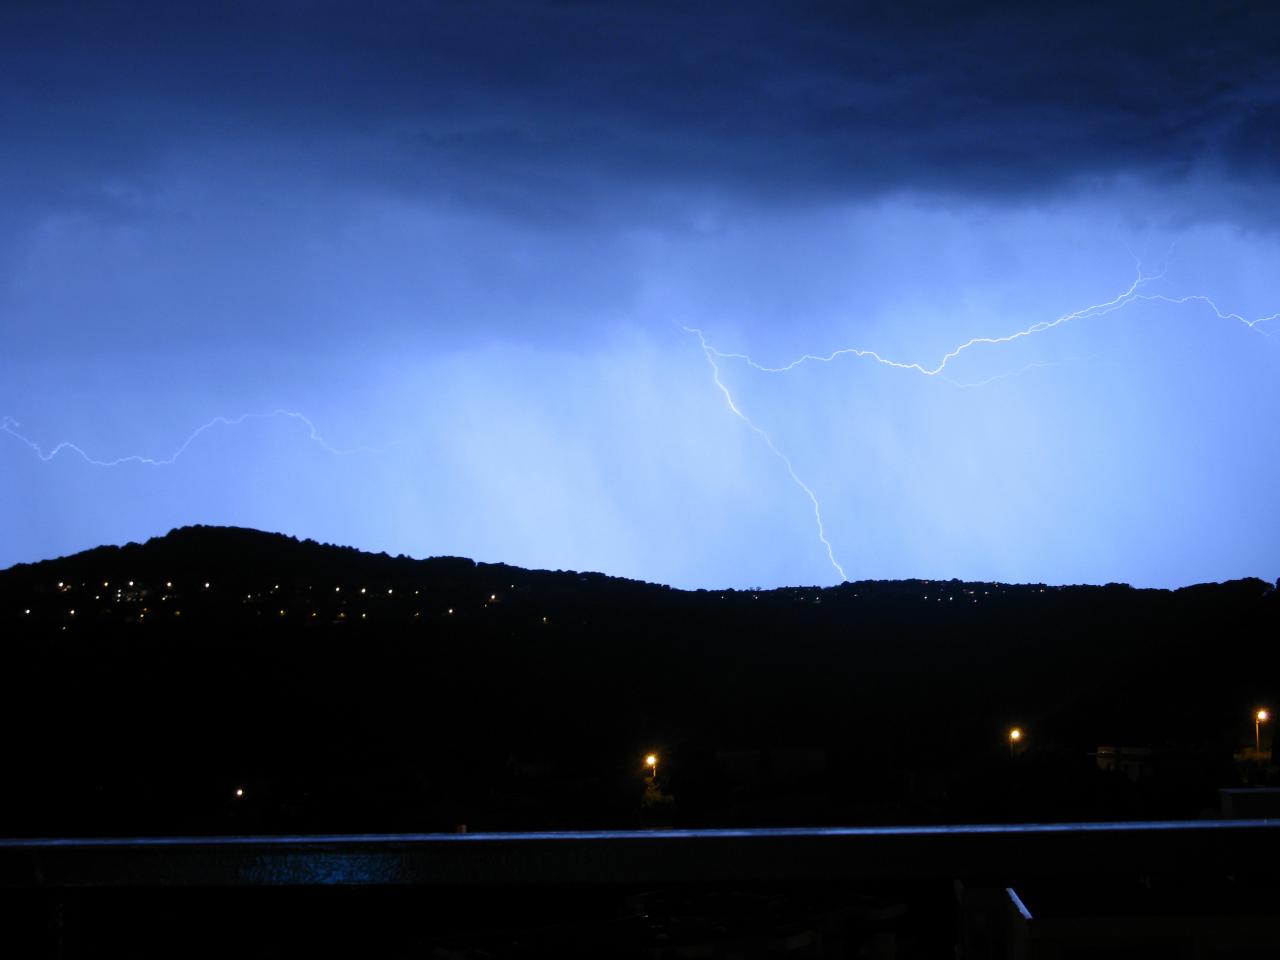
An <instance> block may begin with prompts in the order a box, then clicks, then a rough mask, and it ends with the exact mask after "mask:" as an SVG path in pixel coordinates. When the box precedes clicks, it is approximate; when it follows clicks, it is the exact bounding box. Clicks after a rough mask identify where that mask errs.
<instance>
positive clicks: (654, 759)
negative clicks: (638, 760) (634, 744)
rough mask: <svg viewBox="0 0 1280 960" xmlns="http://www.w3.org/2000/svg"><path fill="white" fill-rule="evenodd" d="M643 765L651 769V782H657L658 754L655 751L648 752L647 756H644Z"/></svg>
mask: <svg viewBox="0 0 1280 960" xmlns="http://www.w3.org/2000/svg"><path fill="white" fill-rule="evenodd" d="M644 765H645V766H646V767H648V768H649V769H650V771H652V775H653V782H654V783H657V782H658V755H657V754H656V753H651V754H649V755H648V756H647V757H645V758H644Z"/></svg>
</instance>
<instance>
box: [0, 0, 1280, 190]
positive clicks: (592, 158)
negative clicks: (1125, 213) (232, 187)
mask: <svg viewBox="0 0 1280 960" xmlns="http://www.w3.org/2000/svg"><path fill="white" fill-rule="evenodd" d="M0 37H2V38H3V39H0V88H2V89H3V91H4V92H3V93H0V105H2V109H3V113H4V117H5V127H6V128H7V135H6V140H8V141H9V144H10V149H8V150H6V151H5V158H4V159H3V160H0V163H2V164H3V168H0V172H2V173H3V175H4V176H5V179H6V180H7V181H8V182H9V184H10V190H9V191H6V192H10V191H13V192H15V193H16V194H17V195H16V196H15V197H13V198H12V199H13V200H14V201H15V202H16V201H23V200H25V201H26V202H31V203H41V204H45V203H53V204H55V205H61V204H67V205H72V206H76V207H81V208H84V207H94V208H96V209H97V210H98V212H99V213H100V214H102V215H110V214H112V212H113V211H114V212H115V213H119V214H121V215H124V214H126V213H127V211H128V209H129V197H128V191H127V190H125V191H124V192H123V193H122V192H121V190H120V189H119V188H118V186H112V184H113V183H115V181H131V180H133V179H135V178H143V179H145V177H146V176H147V175H148V173H149V172H152V171H154V170H156V169H157V168H158V167H160V166H162V165H163V164H164V163H165V162H166V161H172V160H173V158H174V157H175V156H179V155H181V156H182V157H184V158H187V157H189V156H190V155H191V154H192V153H196V154H199V153H200V152H202V151H203V152H206V153H207V154H208V156H209V157H210V158H211V159H210V162H211V163H218V164H223V165H225V167H226V169H224V171H223V173H224V174H225V175H227V176H234V175H236V173H237V172H238V171H237V168H242V169H243V170H251V169H256V168H258V167H260V166H262V165H263V164H266V165H267V166H268V167H270V166H271V165H272V164H275V165H276V167H275V169H276V172H280V170H287V171H290V172H291V173H292V174H293V175H295V176H297V177H299V178H306V177H309V176H315V177H318V178H320V179H321V180H322V181H324V182H331V181H333V180H335V179H336V180H339V181H343V182H349V183H350V184H352V185H354V186H356V187H359V188H366V187H373V188H376V189H379V190H391V191H393V192H404V193H408V194H411V195H423V194H426V195H431V196H434V197H437V198H443V199H445V200H448V199H450V198H453V199H457V200H459V201H460V202H463V203H467V204H475V203H484V204H492V205H494V206H496V207H498V208H501V209H514V210H516V211H525V212H529V213H531V214H532V213H539V214H540V215H546V214H548V213H550V214H551V215H554V214H555V213H556V212H557V209H558V208H559V206H560V205H561V204H569V205H571V206H572V207H573V208H575V209H577V210H579V211H580V210H581V209H582V208H583V207H584V206H586V207H589V206H590V205H591V201H592V200H593V199H594V198H603V197H611V198H613V200H614V202H616V201H617V198H618V197H619V196H620V195H622V194H624V193H625V192H626V190H627V189H628V188H634V187H638V188H642V192H644V193H649V192H650V190H648V189H646V188H653V187H660V188H665V187H676V188H693V189H705V190H708V191H713V192H717V193H722V192H728V193H730V194H735V195H743V196H746V197H749V198H752V199H757V200H767V199H769V198H771V197H776V198H791V199H798V198H803V197H805V196H813V195H817V196H821V197H824V198H829V197H831V196H832V195H837V196H839V195H844V196H854V197H856V196H865V195H867V194H868V193H877V192H884V191H895V190H910V191H923V192H936V193H943V194H961V195H968V196H972V195H974V194H978V195H986V196H1000V195H1007V194H1009V195H1018V196H1021V195H1026V194H1028V193H1036V192H1039V191H1045V190H1052V189H1055V188H1058V187H1061V186H1064V185H1070V184H1071V183H1072V182H1076V181H1079V180H1080V179H1081V178H1091V177H1107V176H1111V175H1135V176H1138V177H1142V178H1149V179H1154V180H1165V179H1169V178H1175V179H1176V178H1178V177H1182V176H1185V175H1187V174H1189V173H1193V172H1207V173H1208V174H1210V175H1212V176H1215V177H1229V178H1235V179H1239V180H1245V181H1252V180H1259V179H1261V180H1269V179H1272V178H1274V177H1275V176H1276V174H1277V171H1278V169H1280V166H1278V165H1280V159H1278V158H1280V132H1278V131H1280V79H1278V76H1280V70H1278V68H1277V67H1276V65H1275V64H1276V60H1275V58H1274V56H1273V52H1274V50H1276V49H1280V15H1278V14H1276V13H1275V12H1274V9H1273V8H1271V7H1270V6H1269V5H1267V4H1262V3H1257V4H1207V3H1206V4H1200V5H1193V4H1170V3H1167V2H1160V3H1126V4H1113V3H1108V4H1102V3H1092V4H1080V3H1075V4H1054V5H1049V4H1026V3H1020V4H1007V5H1003V4H1001V5H974V4H965V3H939V4H900V3H886V4H874V5H868V4H863V5H852V4H847V5H846V4H834V3H814V2H808V3H788V4H783V3H777V4H763V3H738V4H733V5H731V6H730V5H712V4H706V5H693V4H679V5H677V4H654V3H645V4H636V3H559V4H549V3H424V4H407V3H401V4H380V5H375V6H372V7H370V6H367V5H355V4H329V3H301V2H299V3H275V4H262V3H251V4H236V5H212V4H210V5H199V6H196V5H188V4H141V3H139V4H119V3H116V4H106V3H86V4H80V5H58V4H9V5H7V6H6V7H5V9H4V11H3V13H0ZM14 144H17V145H18V147H19V148H18V149H16V150H15V149H13V145H14ZM15 184H21V185H22V186H21V189H20V190H16V191H15V186H14V185H15ZM584 201H585V204H584Z"/></svg>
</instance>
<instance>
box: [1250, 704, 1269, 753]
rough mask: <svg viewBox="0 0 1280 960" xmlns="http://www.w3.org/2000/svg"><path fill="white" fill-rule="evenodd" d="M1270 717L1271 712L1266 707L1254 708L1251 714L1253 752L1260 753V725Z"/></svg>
mask: <svg viewBox="0 0 1280 960" xmlns="http://www.w3.org/2000/svg"><path fill="white" fill-rule="evenodd" d="M1270 719H1271V714H1270V713H1268V712H1267V710H1266V708H1263V709H1261V710H1255V711H1254V714H1253V752H1254V753H1256V754H1259V755H1261V754H1262V730H1261V729H1260V728H1261V726H1262V725H1263V724H1264V723H1266V722H1267V721H1268V720H1270Z"/></svg>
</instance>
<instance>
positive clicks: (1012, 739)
mask: <svg viewBox="0 0 1280 960" xmlns="http://www.w3.org/2000/svg"><path fill="white" fill-rule="evenodd" d="M1021 742H1022V728H1021V727H1014V728H1013V729H1012V730H1010V731H1009V756H1011V757H1012V756H1013V749H1014V747H1016V746H1017V745H1018V744H1019V743H1021Z"/></svg>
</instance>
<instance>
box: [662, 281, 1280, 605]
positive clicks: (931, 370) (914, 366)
mask: <svg viewBox="0 0 1280 960" xmlns="http://www.w3.org/2000/svg"><path fill="white" fill-rule="evenodd" d="M1163 277H1164V271H1163V270H1162V271H1161V272H1160V273H1158V274H1153V275H1150V276H1148V275H1144V274H1143V272H1142V268H1141V265H1139V266H1138V270H1137V276H1136V277H1135V279H1134V281H1133V282H1132V283H1131V284H1130V285H1129V286H1128V287H1127V288H1125V289H1124V290H1123V291H1121V292H1120V293H1118V294H1117V295H1116V296H1114V297H1112V298H1111V299H1110V300H1106V301H1103V302H1101V303H1095V304H1091V305H1090V306H1087V307H1083V308H1082V309H1080V310H1074V311H1072V312H1071V313H1064V314H1062V315H1061V316H1059V317H1057V318H1056V319H1053V320H1041V321H1038V322H1036V323H1033V324H1031V325H1030V326H1028V327H1024V328H1022V329H1020V330H1015V331H1014V332H1013V333H1009V334H1005V335H1003V336H998V337H971V338H970V339H968V340H965V341H964V342H962V343H960V344H959V345H957V346H955V347H953V348H951V349H950V350H948V351H947V352H946V353H944V354H943V355H942V357H941V358H940V359H939V360H937V361H936V362H935V363H933V364H932V365H925V364H923V363H919V362H916V361H904V360H895V359H892V358H890V357H886V356H884V355H883V354H881V353H879V352H878V351H876V350H870V349H865V348H861V347H841V348H840V349H837V350H834V351H832V352H831V353H828V354H826V355H817V354H811V353H806V354H802V355H801V356H799V357H797V358H796V359H794V360H792V361H790V362H789V363H785V364H783V365H781V366H768V365H766V364H762V363H759V362H757V361H756V360H754V359H753V358H752V357H751V356H750V355H748V354H745V353H727V352H724V351H721V350H718V349H716V348H715V347H714V346H712V345H711V344H710V343H709V342H708V341H707V338H706V336H705V335H704V333H703V332H702V331H701V330H700V329H697V328H696V327H682V329H683V330H684V332H685V333H688V334H691V335H693V336H696V337H697V338H698V343H699V345H700V346H701V347H702V353H703V355H704V356H705V357H706V360H707V363H708V364H709V365H710V367H711V373H712V379H713V381H714V382H715V385H716V387H717V388H718V389H719V390H720V392H721V393H722V394H724V398H725V402H726V403H727V404H728V406H729V410H730V411H731V412H732V413H733V414H734V415H735V416H736V417H737V418H738V419H739V420H741V421H742V422H743V423H744V424H746V425H747V427H748V428H750V429H751V431H752V432H753V433H755V434H756V435H757V436H759V437H760V438H761V439H762V440H763V441H764V443H765V445H766V446H767V447H768V448H769V451H770V452H771V453H772V454H773V455H774V456H776V457H777V458H778V459H779V460H781V461H782V463H783V465H784V466H785V467H786V468H787V473H788V474H789V475H790V477H791V480H792V481H793V482H794V483H795V485H796V486H797V487H799V488H800V489H801V490H802V491H803V492H804V494H805V496H806V497H808V498H809V502H810V503H812V504H813V516H814V521H815V523H816V524H817V529H818V539H819V541H821V543H822V545H823V547H825V548H826V551H827V559H828V560H830V562H831V566H832V567H834V568H835V571H836V573H838V574H839V575H840V579H841V581H846V580H848V577H846V576H845V571H844V567H842V566H841V565H840V563H839V562H838V561H837V560H836V558H835V550H834V548H833V547H832V545H831V541H830V540H829V539H828V538H827V533H826V528H825V526H824V525H823V522H822V507H821V504H820V503H819V502H818V497H817V495H816V494H815V493H814V491H813V489H812V488H811V487H810V486H809V485H808V484H806V483H805V482H804V481H803V480H802V479H801V478H800V476H799V475H798V474H797V473H796V470H795V467H794V465H793V464H792V462H791V459H790V458H789V457H788V456H787V455H786V454H785V453H783V452H782V451H781V450H780V449H778V447H777V445H776V444H775V443H774V442H773V438H772V437H770V436H769V434H768V433H767V432H765V430H764V429H762V428H761V427H760V426H758V425H757V424H756V423H755V422H754V421H752V419H751V418H750V417H748V416H747V415H746V414H745V413H743V411H742V409H741V407H739V406H738V404H737V403H736V402H735V400H734V398H733V395H732V393H730V391H729V388H728V387H727V386H726V385H725V383H724V381H723V380H722V379H721V377H720V366H719V364H718V363H717V362H716V361H718V360H736V361H740V362H741V363H743V364H745V365H746V366H748V367H750V368H751V369H753V370H757V371H759V372H761V373H770V374H780V373H788V372H790V371H792V370H794V369H796V368H797V367H799V366H801V365H802V364H805V363H810V362H812V363H832V362H834V361H836V360H838V359H840V358H841V357H855V358H857V359H867V360H872V361H874V362H876V363H879V364H881V365H883V366H886V367H893V368H895V369H898V370H907V371H911V372H913V373H917V374H922V375H924V376H926V377H938V378H939V379H941V380H944V381H946V382H948V383H950V384H952V385H953V386H956V387H963V388H968V387H980V386H983V385H985V384H987V383H991V382H993V381H995V380H999V379H1003V378H1005V377H1009V376H1017V375H1020V374H1022V373H1025V372H1027V371H1028V370H1031V369H1034V368H1037V367H1041V366H1051V365H1052V364H1045V363H1035V364H1029V365H1028V366H1026V367H1024V368H1022V369H1021V370H1018V371H1016V372H1014V373H1006V374H998V375H996V376H994V377H988V378H987V379H985V380H980V381H977V382H975V383H961V382H958V381H956V380H953V379H952V378H951V377H949V376H946V375H945V374H944V371H945V370H946V369H947V366H948V365H949V364H950V363H951V362H952V361H953V360H955V359H956V358H958V357H959V356H961V355H962V354H964V353H965V352H966V351H969V350H972V349H973V348H975V347H979V346H996V345H1000V344H1006V343H1013V342H1014V341H1016V340H1021V339H1024V338H1026V337H1031V336H1034V335H1036V334H1039V333H1045V332H1046V331H1049V330H1052V329H1054V328H1055V327H1061V326H1064V325H1066V324H1068V323H1072V322H1073V321H1077V320H1087V319H1092V318H1095V317H1101V316H1105V315H1106V314H1109V313H1113V312H1115V311H1117V310H1121V309H1123V308H1125V307H1127V306H1129V305H1130V304H1132V303H1137V302H1144V301H1145V302H1156V303H1166V304H1170V305H1172V306H1185V305H1187V304H1193V303H1194V304H1203V305H1205V306H1207V307H1208V308H1209V309H1210V310H1211V311H1212V312H1213V313H1214V315H1215V316H1216V317H1217V319H1219V320H1233V321H1236V322H1238V323H1240V324H1242V325H1243V326H1244V327H1246V328H1247V329H1249V330H1251V331H1254V332H1255V333H1259V334H1261V335H1262V336H1268V337H1269V336H1270V334H1268V333H1267V331H1265V330H1263V329H1261V325H1262V324H1264V323H1267V322H1269V321H1272V320H1277V319H1280V313H1273V314H1271V315H1270V316H1266V317H1258V318H1257V319H1254V320H1250V319H1247V318H1245V317H1244V316H1242V315H1241V314H1238V313H1230V312H1226V311H1224V310H1222V309H1221V308H1220V307H1219V306H1218V305H1217V304H1216V303H1215V302H1214V301H1213V300H1212V299H1210V298H1209V297H1206V296H1203V295H1200V294H1193V295H1189V296H1180V297H1172V296H1168V295H1166V294H1159V293H1145V292H1143V291H1144V288H1145V287H1146V285H1147V284H1149V283H1151V282H1152V281H1155V280H1160V279H1162V278H1163Z"/></svg>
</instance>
